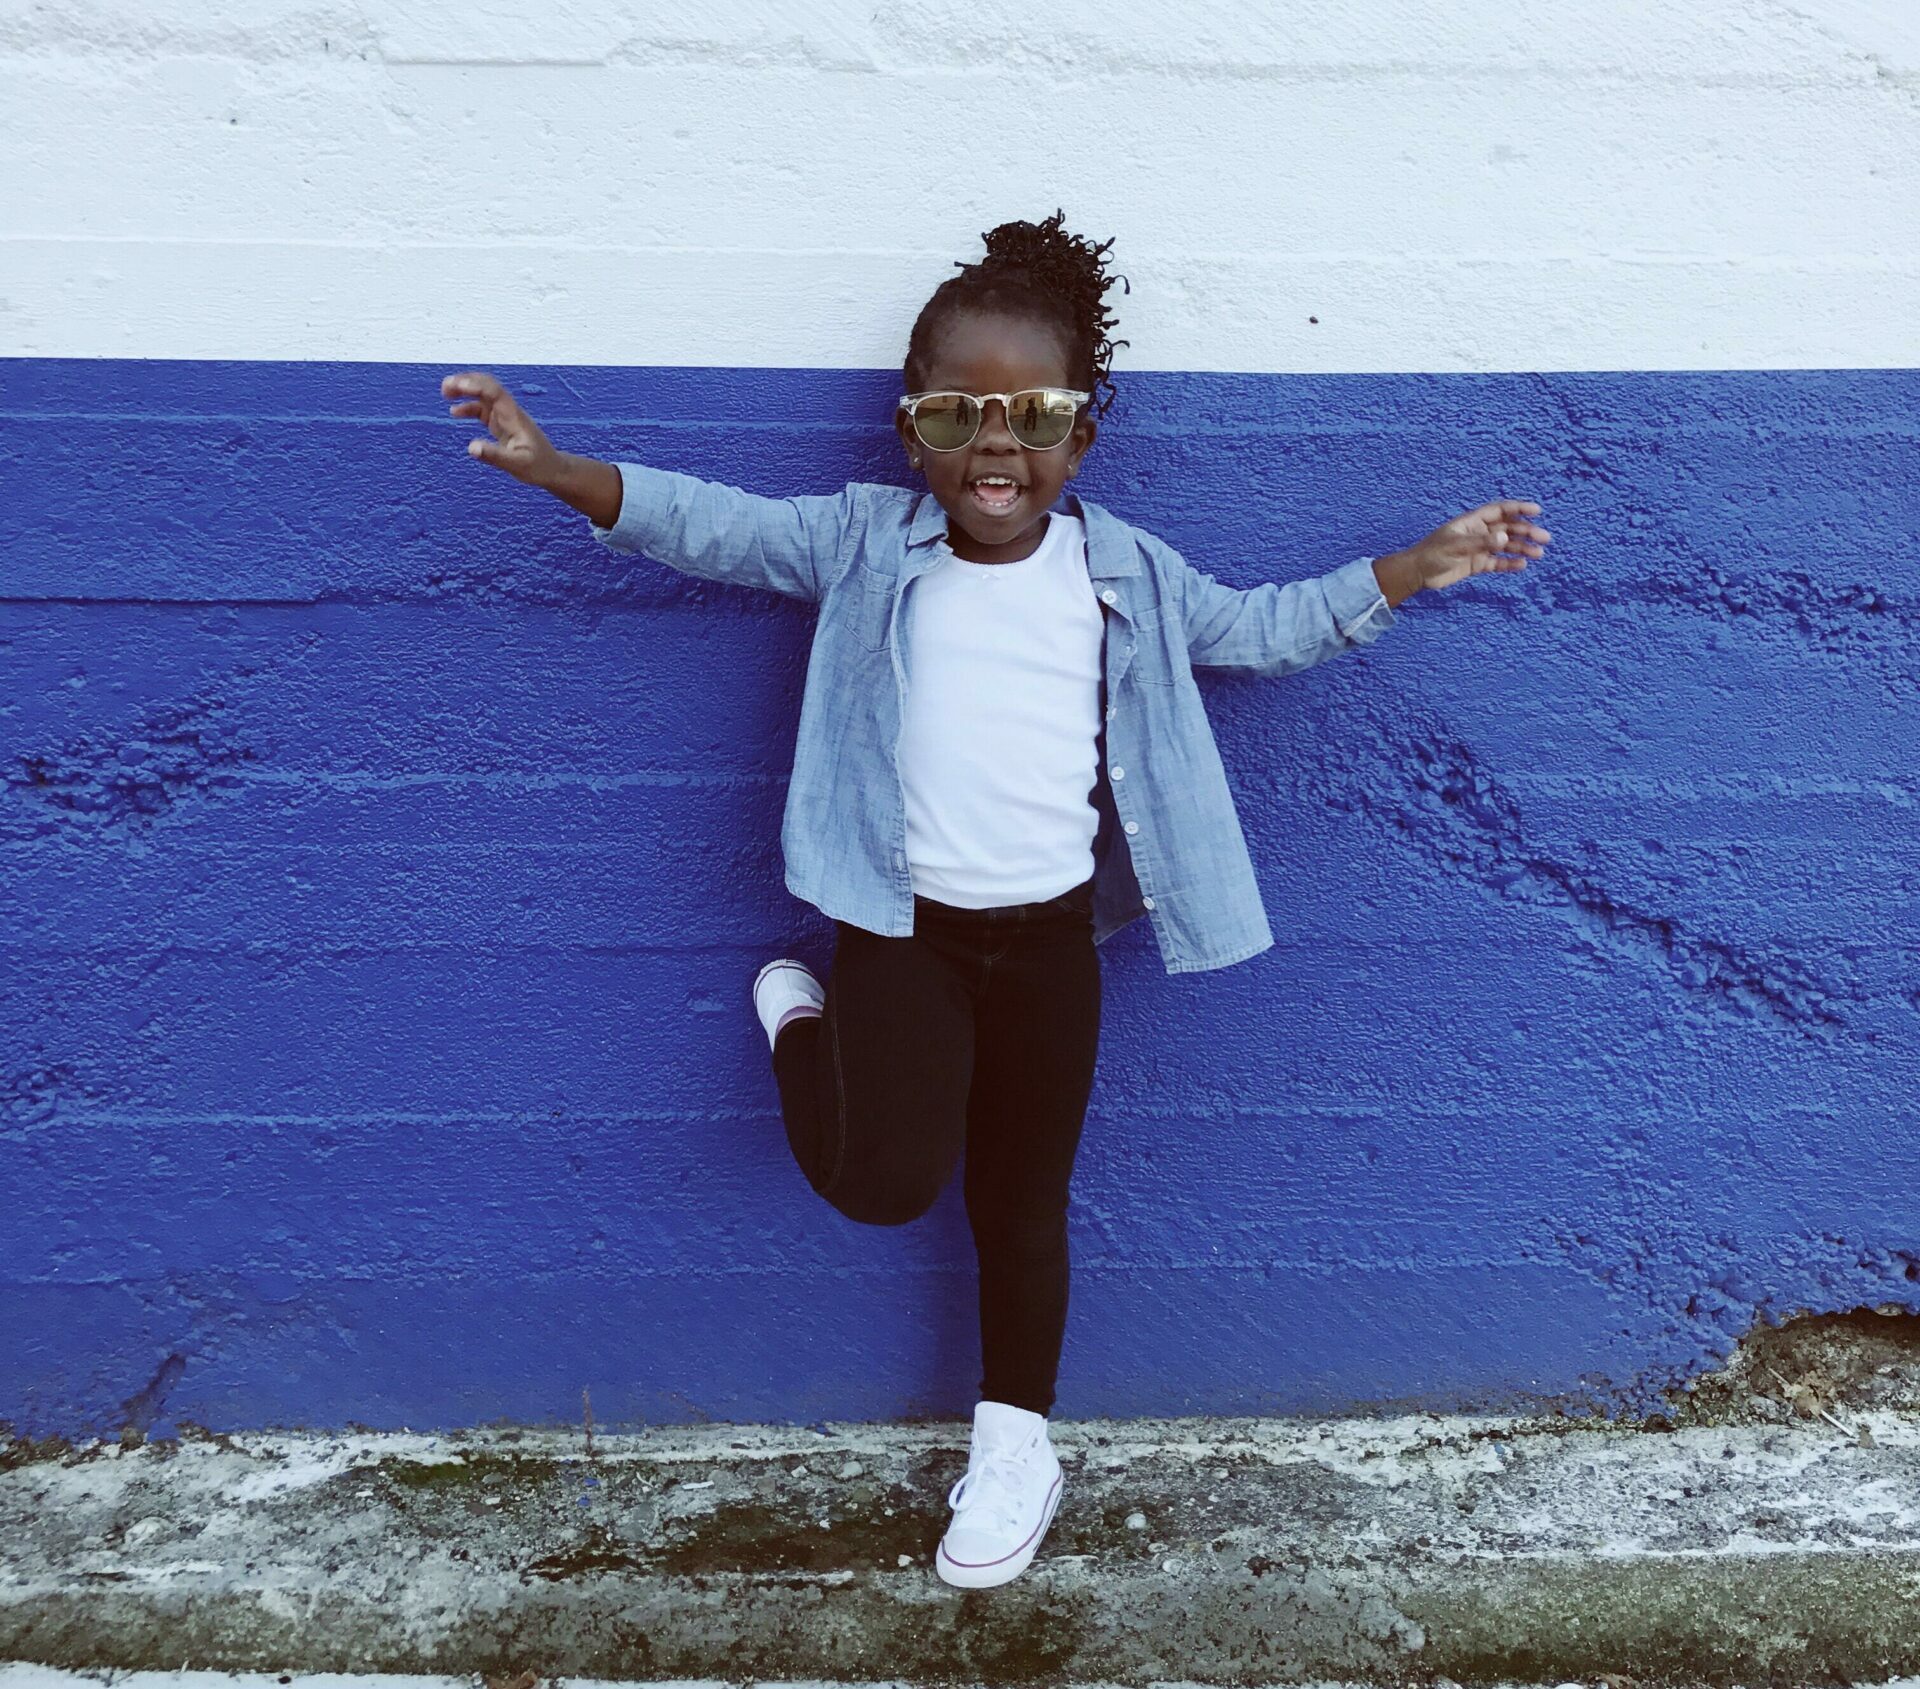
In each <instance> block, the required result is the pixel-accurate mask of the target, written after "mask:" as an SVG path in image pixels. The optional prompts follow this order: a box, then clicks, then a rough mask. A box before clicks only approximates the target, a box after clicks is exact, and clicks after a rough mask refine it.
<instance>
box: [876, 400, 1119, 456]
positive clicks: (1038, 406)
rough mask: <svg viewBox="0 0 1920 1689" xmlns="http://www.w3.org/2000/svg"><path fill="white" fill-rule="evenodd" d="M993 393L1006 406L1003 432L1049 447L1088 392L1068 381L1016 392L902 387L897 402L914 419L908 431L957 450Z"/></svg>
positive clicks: (1059, 439) (968, 441) (1038, 448)
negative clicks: (926, 390) (929, 390)
mask: <svg viewBox="0 0 1920 1689" xmlns="http://www.w3.org/2000/svg"><path fill="white" fill-rule="evenodd" d="M989 399H998V400H999V401H1000V403H1001V404H1002V405H1004V406H1005V407H1006V411H1007V432H1008V433H1010V434H1011V435H1012V436H1013V437H1014V438H1015V439H1016V440H1018V441H1019V442H1020V444H1021V445H1023V446H1025V447H1026V448H1027V449H1028V450H1029V451H1035V452H1045V451H1051V450H1052V449H1053V448H1054V447H1055V446H1059V445H1064V444H1065V443H1066V439H1067V436H1068V435H1070V434H1071V433H1072V432H1073V423H1074V418H1075V417H1077V416H1078V415H1079V414H1080V407H1081V406H1082V405H1084V404H1088V403H1090V402H1091V401H1092V399H1093V395H1092V394H1091V393H1078V392H1075V391H1074V390H1073V389H1072V388H1071V387H1023V388H1021V389H1020V391H1019V392H1018V393H907V394H905V395H903V396H902V397H901V400H900V408H901V409H902V410H904V411H905V412H906V413H907V415H908V416H909V417H911V418H912V419H913V431H914V433H915V434H916V435H918V436H919V439H920V444H921V445H923V446H925V447H926V448H927V450H928V451H930V452H957V451H959V450H960V448H961V447H963V446H970V445H972V444H973V437H974V436H975V435H976V434H978V433H979V432H980V424H981V422H982V421H983V420H984V419H985V417H986V414H987V401H988V400H989Z"/></svg>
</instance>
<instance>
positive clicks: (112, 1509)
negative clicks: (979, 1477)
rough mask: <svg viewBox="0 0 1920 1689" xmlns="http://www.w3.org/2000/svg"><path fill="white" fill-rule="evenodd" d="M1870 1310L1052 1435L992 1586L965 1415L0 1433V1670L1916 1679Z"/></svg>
mask: <svg viewBox="0 0 1920 1689" xmlns="http://www.w3.org/2000/svg"><path fill="white" fill-rule="evenodd" d="M1910 1324H1911V1322H1908V1321H1898V1322H1889V1321H1884V1320H1882V1321H1879V1322H1878V1323H1875V1320H1874V1317H1873V1316H1871V1315H1866V1314H1862V1315H1859V1316H1850V1317H1848V1318H1846V1319H1841V1320H1829V1321H1822V1322H1808V1323H1805V1324H1801V1325H1798V1326H1795V1327H1789V1328H1783V1329H1782V1330H1780V1331H1776V1332H1768V1333H1765V1334H1764V1335H1761V1336H1758V1337H1756V1338H1755V1339H1754V1340H1753V1341H1751V1342H1750V1343H1749V1344H1748V1345H1746V1346H1745V1347H1744V1348H1743V1350H1742V1351H1741V1353H1740V1355H1739V1356H1737V1357H1736V1359H1735V1361H1734V1362H1733V1364H1731V1365H1729V1366H1728V1367H1727V1368H1726V1369H1725V1370H1724V1371H1723V1372H1722V1373H1719V1374H1716V1375H1713V1376H1711V1377H1708V1378H1704V1379H1701V1380H1697V1381H1696V1382H1695V1384H1694V1385H1693V1387H1692V1388H1691V1389H1690V1390H1686V1391H1681V1392H1676V1393H1675V1396H1674V1399H1673V1400H1672V1401H1671V1402H1670V1403H1669V1406H1668V1410H1667V1411H1666V1412H1664V1413H1662V1414H1659V1415H1655V1416H1653V1417H1652V1418H1650V1419H1649V1420H1647V1421H1646V1422H1645V1423H1644V1424H1640V1425H1635V1424H1632V1423H1614V1424H1609V1423H1599V1424H1596V1423H1593V1422H1579V1421H1572V1420H1567V1419H1563V1418H1554V1417H1544V1416H1543V1417H1537V1418H1532V1419H1517V1418H1474V1417H1447V1416H1441V1415H1415V1416H1404V1417H1399V1418H1391V1419H1369V1420H1340V1421H1311V1420H1140V1421H1128V1422H1118V1421H1100V1420H1088V1421H1078V1422H1069V1423H1060V1424H1056V1427H1055V1442H1056V1446H1057V1447H1058V1448H1059V1450H1060V1453H1061V1458H1062V1462H1063V1464H1064V1466H1065V1469H1066V1472H1067V1487H1066V1492H1065V1499H1064V1501H1063V1504H1062V1507H1061V1510H1060V1513H1059V1516H1058V1518H1057V1520H1056V1522H1055V1524H1054V1527H1053V1529H1052V1531H1051V1532H1050V1534H1049V1536H1048V1539H1047V1543H1046V1546H1045V1548H1044V1550H1043V1552H1042V1554H1041V1556H1040V1557H1039V1559H1038V1560H1036V1562H1035V1564H1034V1566H1033V1567H1032V1568H1031V1570H1030V1571H1029V1572H1028V1574H1027V1575H1026V1576H1024V1577H1023V1578H1021V1579H1020V1580H1018V1581H1017V1582H1016V1583H1014V1584H1012V1585H1008V1586H1006V1587H1005V1588H1004V1589H1000V1590H992V1591H974V1592H959V1591H954V1590H951V1589H949V1588H948V1587H947V1586H946V1585H944V1584H942V1583H941V1582H940V1581H939V1580H938V1579H937V1577H936V1576H935V1575H934V1573H933V1570H932V1567H931V1563H930V1555H931V1552H932V1549H933V1545H934V1543H935V1542H936V1540H937V1538H938V1535H939V1533H940V1530H941V1529H942V1528H943V1526H944V1522H945V1518H946V1507H945V1494H946V1489H947V1487H948V1485H950V1484H951V1483H952V1481H953V1480H954V1479H955V1478H956V1477H957V1476H958V1475H959V1474H960V1472H961V1471H962V1470H963V1467H964V1461H965V1452H964V1451H965V1442H966V1428H965V1426H964V1425H962V1424H958V1423H955V1424H946V1423H924V1424H905V1425H859V1424H839V1425H822V1426H817V1427H809V1428H792V1427H773V1426H732V1425H711V1426H702V1427H698V1428H692V1429H686V1428H672V1429H655V1430H648V1431H644V1432H639V1433H630V1434H621V1435H615V1436H606V1435H588V1434H583V1433H580V1432H574V1431H558V1430H545V1431H531V1430H516V1429H508V1428H492V1429H485V1430H474V1431H469V1432H458V1433H453V1434H447V1435H428V1434H412V1433H402V1434H375V1433H366V1434H355V1435H325V1434H304V1433H255V1434H247V1435H236V1436H225V1435H215V1434H211V1433H207V1432H201V1431H196V1432H194V1433H193V1434H191V1435H189V1436H186V1437H183V1438H182V1439H180V1440H179V1441H177V1442H170V1443H158V1442H156V1443H147V1444H143V1443H142V1442H141V1440H140V1439H139V1437H138V1435H137V1433H133V1432H129V1433H128V1434H127V1435H126V1437H125V1438H124V1440H123V1441H122V1442H120V1443H97V1444H92V1445H87V1446H83V1447H73V1446H70V1445H66V1444H64V1443H61V1442H59V1441H58V1440H57V1439H50V1440H48V1441H47V1442H45V1443H42V1444H29V1443H24V1442H19V1441H16V1442H15V1443H13V1444H12V1445H11V1446H10V1447H9V1448H8V1449H7V1450H6V1451H5V1456H4V1459H3V1460H0V1541H4V1542H5V1543H6V1545H7V1546H6V1551H5V1555H4V1559H3V1560H0V1657H7V1656H11V1657H14V1658H17V1659H22V1660H30V1661H37V1662H40V1663H44V1664H49V1665H59V1666H65V1667H71V1668H81V1667H87V1668H104V1667H108V1666H117V1667H158V1666H163V1665H169V1664H177V1663H178V1662H179V1661H180V1660H181V1659H183V1658H184V1659H190V1660H192V1661H193V1662H194V1663H195V1664H198V1665H202V1666H217V1667H221V1668H225V1669H232V1670H245V1669H252V1670H265V1669H275V1668H279V1669H286V1668H289V1667H291V1668H295V1669H299V1670H306V1671H351V1672H371V1671H461V1672H508V1671H522V1670H525V1671H532V1672H538V1673H569V1674H571V1673H582V1672H586V1673H594V1674H600V1675H609V1676H628V1677H708V1676H712V1675H715V1674H720V1675H724V1676H726V1677H728V1678H729V1679H734V1680H739V1679H743V1678H764V1677H781V1678H842V1677H845V1678H872V1677H875V1676H877V1675H879V1674H881V1673H886V1674H889V1675H898V1676H900V1677H903V1678H910V1679H914V1680H918V1681H924V1682H940V1683H957V1682H968V1681H980V1682H992V1683H1001V1684H1013V1683H1041V1682H1046V1683H1064V1682H1067V1681H1090V1680H1099V1681H1105V1682H1110V1683H1115V1684H1120V1683H1126V1684H1146V1683H1154V1682H1164V1681H1167V1680H1169V1679H1180V1680H1183V1681H1195V1682H1211V1683H1234V1684H1251V1683H1258V1682H1301V1681H1308V1680H1314V1679H1353V1680H1362V1681H1366V1682H1370V1683H1376V1684H1386V1683H1393V1684H1415V1683H1419V1684H1433V1683H1436V1682H1443V1681H1446V1680H1449V1679H1450V1680H1452V1681H1454V1682H1456V1683H1460V1684H1474V1685H1481V1684H1492V1683H1496V1682H1502V1681H1507V1680H1524V1681H1554V1680H1558V1679H1566V1678H1581V1679H1587V1680H1591V1679H1594V1678H1596V1677H1598V1676H1600V1675H1601V1674H1603V1673H1611V1674H1614V1675H1615V1676H1616V1677H1625V1678H1630V1679H1633V1680H1635V1681H1636V1682H1638V1683H1641V1684H1644V1685H1656V1684H1680V1683H1702V1682H1705V1683H1736V1682H1741V1681H1750V1680H1763V1681H1775V1682H1780V1681H1784V1682H1792V1683H1800V1684H1812V1683H1828V1682H1842V1681H1862V1680H1866V1679H1872V1678H1876V1677H1885V1676H1889V1675H1892V1674H1895V1673H1898V1672H1911V1671H1915V1670H1920V1632H1916V1631H1915V1629H1914V1627H1913V1625H1912V1624H1911V1621H1910V1611H1911V1592H1912V1589H1913V1588H1914V1587H1915V1580H1916V1579H1920V1365H1916V1363H1915V1346H1914V1344H1913V1342H1912V1333H1911V1331H1910V1330H1909V1329H1908V1326H1909V1325H1910Z"/></svg>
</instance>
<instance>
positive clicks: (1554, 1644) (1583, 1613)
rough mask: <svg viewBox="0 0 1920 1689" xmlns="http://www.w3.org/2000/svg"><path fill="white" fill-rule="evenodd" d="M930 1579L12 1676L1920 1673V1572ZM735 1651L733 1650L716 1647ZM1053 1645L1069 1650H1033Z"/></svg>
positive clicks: (16, 1633) (1555, 1678)
mask: <svg viewBox="0 0 1920 1689" xmlns="http://www.w3.org/2000/svg"><path fill="white" fill-rule="evenodd" d="M930 1582H931V1580H930V1579H926V1578H924V1577H915V1578H912V1579H893V1580H889V1579H883V1578H880V1577H876V1576H873V1575H865V1576H862V1575H859V1574H853V1575H848V1576H845V1577H842V1578H834V1579H830V1578H829V1577H822V1576H818V1575H814V1576H807V1575H782V1576H781V1577H779V1578H778V1579H775V1578H772V1577H766V1576H747V1577H731V1576H716V1577H700V1578H658V1579H653V1578H646V1579H636V1578H628V1579H622V1580H620V1587H618V1588H617V1589H616V1588H613V1587H603V1588H602V1589H599V1590H596V1591H593V1592H591V1594H590V1595H587V1596H585V1597H583V1595H582V1594H581V1592H580V1591H578V1590H571V1589H555V1588H548V1587H528V1586H525V1585H521V1584H517V1583H506V1582H499V1583H495V1584H492V1585H490V1586H486V1587H481V1588H477V1589H475V1590H473V1591H472V1592H471V1599H470V1600H469V1602H468V1604H467V1606H466V1608H465V1610H464V1611H463V1612H461V1613H458V1614H445V1613H442V1614H440V1615H437V1616H436V1619H435V1620H434V1622H433V1623H432V1625H431V1630H432V1633H433V1634H432V1635H431V1637H425V1636H420V1635H417V1634H410V1625H409V1622H408V1619H407V1616H406V1607H407V1601H406V1592H405V1590H404V1588H399V1589H395V1590H394V1591H393V1592H392V1594H391V1595H390V1596H389V1597H388V1598H385V1599H380V1598H368V1597H363V1596H358V1595H348V1594H342V1593H340V1592H337V1591H318V1590H316V1591H311V1592H307V1593H306V1594H304V1595H303V1594H302V1593H300V1592H295V1591H289V1590H269V1589H230V1590H227V1591H225V1592H223V1593H222V1594H221V1596H220V1598H219V1599H218V1600H213V1601H209V1600H207V1599H205V1598H202V1597H196V1596H194V1595H192V1594H190V1593H188V1592H184V1591H179V1590H173V1591H157V1592H140V1591H125V1590H102V1589H99V1588H94V1589H90V1590H85V1591H75V1592H73V1593H72V1594H71V1595H69V1596H64V1597H55V1598H46V1597H41V1598H30V1599H27V1600H25V1601H20V1602H13V1603H8V1604H7V1606H6V1608H5V1610H4V1612H0V1655H8V1656H12V1657H14V1658H16V1659H21V1660H28V1661H39V1662H44V1663H48V1664H56V1665H62V1666H67V1667H74V1668H81V1667H91V1668H96V1669H98V1668H104V1667H110V1666H118V1665H123V1664H124V1663H126V1662H128V1661H141V1660H144V1661H153V1660H155V1659H161V1658H178V1659H183V1660H191V1661H193V1662H196V1663H200V1664H205V1665H212V1666H219V1667H223V1668H227V1669H234V1670H269V1669H275V1668H278V1669H281V1670H285V1669H288V1668H289V1666H290V1665H292V1664H295V1663H297V1664H298V1666H299V1667H300V1668H301V1669H303V1670H307V1671H336V1672H346V1673H358V1674H364V1673H370V1672H390V1673H406V1672H422V1671H426V1672H434V1671H438V1672H454V1673H460V1672H465V1673H471V1672H475V1671H496V1672H506V1671H512V1670H520V1669H526V1668H527V1667H528V1666H529V1665H530V1664H535V1665H537V1668H538V1669H539V1670H541V1671H543V1672H547V1673H559V1674H564V1675H567V1676H569V1677H571V1676H574V1675H577V1674H581V1673H593V1674H595V1675H599V1676H615V1677H626V1678H632V1677H646V1678H659V1677H668V1678H675V1679H686V1678H690V1677H694V1676H696V1675H697V1676H701V1677H706V1678H711V1677H712V1675H713V1674H714V1673H715V1672H716V1671H720V1672H724V1673H725V1674H726V1676H727V1678H728V1680H729V1681H734V1682H738V1681H742V1680H748V1679H751V1680H754V1681H766V1680H769V1679H773V1678H775V1677H778V1678H779V1679H781V1680H784V1681H791V1680H793V1678H794V1674H795V1671H796V1668H798V1669H799V1670H801V1671H805V1672H807V1673H809V1675H811V1676H816V1677H820V1678H836V1679H852V1680H857V1681H873V1680H875V1679H876V1678H877V1677H878V1676H879V1675H880V1674H881V1673H883V1672H884V1673H885V1675H886V1676H887V1677H888V1678H893V1677H897V1676H905V1677H907V1678H909V1679H911V1680H913V1681H915V1682H920V1683H929V1684H942V1683H945V1684H959V1683H966V1682H974V1681H981V1682H990V1683H996V1684H1005V1683H1014V1682H1025V1683H1041V1682H1045V1683H1050V1684H1051V1683H1060V1682H1064V1681H1067V1680H1068V1679H1076V1680H1080V1681H1086V1680H1089V1679H1099V1680H1106V1681H1111V1682H1113V1683H1116V1684H1120V1683H1124V1684H1129V1685H1141V1684H1148V1683H1158V1682H1164V1681H1167V1680H1168V1679H1169V1678H1170V1677H1171V1675H1172V1674H1174V1673H1176V1672H1177V1673H1179V1675H1180V1676H1181V1677H1183V1678H1186V1679H1189V1680H1192V1681H1198V1682H1205V1683H1210V1684H1254V1683H1301V1682H1306V1681H1312V1680H1328V1679H1349V1680H1350V1679H1356V1678H1357V1679H1360V1680H1363V1681H1367V1682H1371V1683H1376V1684H1395V1685H1416V1684H1430V1683H1432V1682H1433V1681H1434V1679H1435V1678H1436V1677H1447V1678H1452V1679H1454V1680H1455V1681H1457V1682H1459V1683H1462V1684H1469V1685H1491V1684H1494V1683H1500V1682H1510V1681H1516V1680H1517V1681H1545V1682H1564V1681H1567V1680H1569V1679H1573V1680H1583V1681H1592V1680H1593V1679H1595V1678H1597V1677H1598V1676H1600V1675H1601V1674H1602V1673H1617V1674H1623V1675H1626V1676H1628V1677H1631V1678H1633V1679H1635V1680H1637V1681H1638V1682H1640V1683H1641V1684H1643V1685H1676V1686H1677V1685H1693V1684H1722V1685H1732V1684H1739V1683H1744V1682H1750V1681H1753V1680H1755V1679H1760V1680H1764V1681H1773V1682H1779V1681H1786V1682H1790V1683H1794V1684H1796V1685H1815V1684H1847V1683H1859V1682H1864V1681H1868V1680H1873V1679H1879V1678H1884V1677H1888V1676H1891V1675H1898V1674H1914V1673H1920V1626H1916V1624H1915V1621H1914V1618H1913V1610H1914V1606H1913V1604H1914V1600H1915V1596H1916V1593H1920V1553H1908V1554H1899V1555H1885V1554H1881V1555H1853V1554H1833V1555H1824V1556H1807V1555H1780V1556H1742V1557H1739V1558H1738V1559H1728V1558H1714V1559H1709V1560H1695V1561H1691V1562H1686V1561H1673V1560H1668V1561H1662V1562H1658V1563H1646V1562H1639V1563H1618V1564H1615V1565H1613V1566H1599V1565H1596V1564H1594V1563H1592V1562H1588V1563H1584V1564H1567V1563H1564V1562H1562V1563H1543V1562H1533V1563H1528V1562H1515V1563H1514V1564H1512V1565H1509V1566H1505V1567H1500V1568H1497V1569H1493V1570H1487V1569H1484V1568H1470V1569H1462V1568H1449V1569H1447V1571H1445V1572H1444V1573H1442V1574H1439V1575H1433V1574H1422V1575H1418V1576H1397V1577H1396V1576H1379V1575H1377V1574H1370V1573H1368V1572H1364V1571H1363V1572H1358V1573H1354V1572H1345V1573H1340V1574H1331V1573H1324V1572H1312V1571H1310V1572H1306V1573H1290V1574H1280V1573H1274V1574H1268V1576H1267V1577H1265V1578H1263V1579H1259V1580H1252V1579H1248V1578H1247V1577H1245V1576H1244V1575H1242V1576H1240V1577H1222V1578H1221V1579H1220V1580H1219V1582H1218V1583H1217V1584H1216V1585H1215V1586H1213V1587H1212V1588H1211V1589H1209V1590H1207V1591H1206V1592H1204V1593H1203V1594H1201V1595H1200V1596H1198V1597H1196V1596H1195V1594H1194V1593H1193V1592H1192V1591H1191V1590H1182V1589H1177V1588H1171V1587H1169V1585H1168V1583H1167V1581H1166V1580H1164V1579H1158V1578H1154V1577H1151V1576H1137V1575H1120V1576H1115V1577H1112V1578H1108V1579H1104V1580H1102V1581H1101V1582H1100V1584H1099V1585H1098V1586H1083V1587H1081V1588H1080V1589H1078V1590H1076V1591H1073V1592H1072V1593H1071V1594H1066V1593H1063V1592H1062V1590H1061V1588H1060V1579H1059V1576H1058V1574H1050V1573H1048V1572H1047V1571H1046V1570H1045V1569H1044V1568H1037V1569H1036V1572H1034V1573H1030V1574H1029V1575H1028V1577H1026V1578H1023V1579H1022V1580H1020V1582H1019V1583H1018V1584H1016V1585H1012V1586H1009V1587H1008V1588H1007V1589H1004V1590H1000V1591H993V1592H975V1593H970V1594H966V1595H959V1596H956V1595H955V1594H954V1592H951V1591H947V1590H944V1589H941V1590H938V1591H936V1590H934V1589H932V1588H930V1587H928V1586H929V1584H930ZM828 1608H830V1614H831V1616H830V1618H829V1617H828V1613H827V1612H826V1611H824V1610H823V1609H828ZM723 1615H724V1618H723ZM1396 1615H1397V1617H1398V1619H1399V1620H1400V1621H1404V1623H1400V1624H1396V1622H1395V1616H1396ZM823 1619H827V1622H825V1623H823V1622H821V1621H822V1620H823ZM1407 1625H1412V1626H1418V1627H1419V1629H1418V1630H1412V1629H1408V1628H1406V1626H1407ZM718 1629H724V1630H725V1632H726V1639H725V1641H724V1642H719V1645H718V1646H716V1643H717V1642H718V1641H719V1639H718V1637H717V1636H716V1630H718ZM1049 1633H1052V1634H1053V1635H1055V1636H1056V1637H1057V1638H1058V1639H1059V1643H1060V1645H1059V1646H1058V1647H1057V1648H1048V1647H1046V1646H1045V1645H1044V1640H1042V1645H1041V1646H1039V1647H1038V1648H1037V1649H1036V1646H1035V1643H1036V1639H1037V1638H1038V1639H1044V1638H1045V1636H1046V1635H1047V1634H1049Z"/></svg>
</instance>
